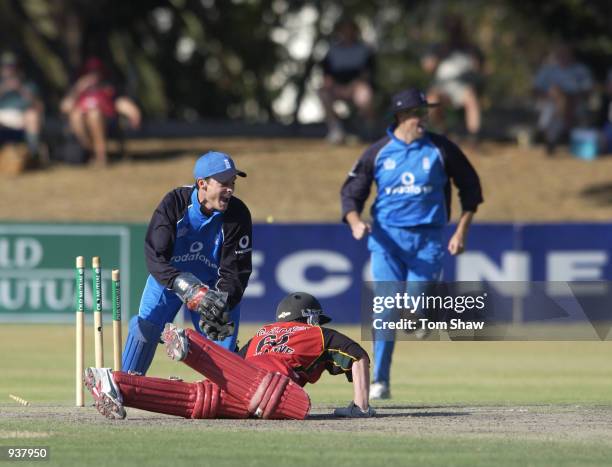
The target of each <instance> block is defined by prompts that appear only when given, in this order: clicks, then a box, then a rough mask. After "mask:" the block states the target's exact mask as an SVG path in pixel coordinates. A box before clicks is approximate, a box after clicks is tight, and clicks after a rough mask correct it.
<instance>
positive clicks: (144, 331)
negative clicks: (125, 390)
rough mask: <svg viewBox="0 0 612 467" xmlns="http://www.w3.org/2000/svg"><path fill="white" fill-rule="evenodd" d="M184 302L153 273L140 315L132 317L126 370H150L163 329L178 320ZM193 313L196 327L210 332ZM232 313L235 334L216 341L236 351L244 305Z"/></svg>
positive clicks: (124, 367) (127, 345) (127, 340)
mask: <svg viewBox="0 0 612 467" xmlns="http://www.w3.org/2000/svg"><path fill="white" fill-rule="evenodd" d="M182 305H183V303H182V302H181V300H180V299H179V298H178V296H177V295H176V294H175V293H174V292H172V291H171V290H168V289H166V288H165V287H163V286H161V285H160V284H159V283H158V282H157V281H156V280H155V279H154V278H153V277H151V276H149V278H148V279H147V284H146V286H145V289H144V291H143V293H142V298H141V300H140V309H139V311H138V317H134V318H133V319H132V320H130V329H129V332H128V336H127V339H126V343H125V349H124V351H123V358H122V361H123V371H136V372H138V373H141V374H145V373H146V372H147V370H148V369H149V366H150V365H151V361H152V360H153V357H154V355H155V351H156V348H157V344H158V343H159V338H160V336H161V332H162V329H163V328H164V326H165V324H166V323H172V322H173V321H174V318H175V317H176V314H177V313H178V311H179V310H180V309H181V307H182ZM189 313H190V315H191V321H192V322H193V327H194V328H195V330H196V331H198V332H199V333H200V334H202V335H206V334H205V333H204V332H203V331H202V329H201V328H200V315H199V314H198V313H195V312H193V311H190V312H189ZM230 315H231V319H232V321H234V323H235V328H234V334H232V335H231V336H228V337H226V338H225V339H223V340H220V341H215V342H216V343H217V344H219V345H220V346H221V347H224V348H226V349H228V350H230V351H234V350H235V348H236V339H237V337H238V327H239V323H240V305H238V306H236V307H234V308H233V309H232V310H230Z"/></svg>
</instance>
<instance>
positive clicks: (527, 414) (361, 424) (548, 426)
mask: <svg viewBox="0 0 612 467" xmlns="http://www.w3.org/2000/svg"><path fill="white" fill-rule="evenodd" d="M0 407H1V410H0V420H2V419H5V420H7V419H11V420H20V421H25V420H37V419H45V420H47V421H52V422H57V423H60V424H61V423H69V424H71V425H78V424H93V423H95V424H97V425H100V426H103V425H105V424H115V425H116V424H123V425H125V426H126V428H130V429H134V428H136V427H140V426H142V427H148V426H150V425H151V424H152V423H154V424H155V425H156V426H160V425H163V426H168V427H172V428H174V427H176V428H180V427H181V426H186V424H189V425H191V426H192V427H193V425H194V424H196V425H197V426H198V428H201V429H203V430H206V429H211V430H212V429H214V430H222V431H238V430H252V429H256V430H258V431H261V430H269V431H299V432H304V431H312V432H348V433H355V432H361V433H368V432H371V433H393V434H397V435H402V436H407V437H422V436H440V437H445V436H448V437H458V436H459V437H461V436H462V437H478V438H482V437H485V438H487V437H488V438H496V437H500V438H511V439H525V440H529V439H532V440H556V441H593V442H597V441H604V440H609V439H610V438H611V437H612V425H611V424H610V420H612V406H588V407H585V406H579V405H578V406H577V405H536V406H533V405H529V406H456V405H448V406H446V405H441V406H409V405H408V406H393V405H386V406H381V407H379V408H378V409H377V411H378V414H377V416H376V417H375V418H371V419H359V420H347V419H338V418H335V417H333V415H331V413H332V407H331V406H325V405H318V406H316V407H314V408H313V410H312V412H311V415H310V416H309V418H308V419H307V420H305V421H278V420H274V421H267V420H185V419H182V418H178V417H172V416H166V415H160V414H155V413H151V412H145V411H142V410H137V409H130V408H128V417H127V419H126V420H118V421H115V420H107V419H105V418H103V417H102V416H101V415H100V414H98V412H97V411H96V410H95V409H94V408H93V407H85V408H75V407H66V406H53V405H34V406H29V407H15V406H14V405H13V406H9V405H7V404H3V405H1V406H0ZM53 434H54V433H46V432H36V433H34V432H29V431H7V430H0V440H1V439H12V438H22V439H23V438H32V437H36V438H41V437H42V438H44V437H47V436H51V435H53Z"/></svg>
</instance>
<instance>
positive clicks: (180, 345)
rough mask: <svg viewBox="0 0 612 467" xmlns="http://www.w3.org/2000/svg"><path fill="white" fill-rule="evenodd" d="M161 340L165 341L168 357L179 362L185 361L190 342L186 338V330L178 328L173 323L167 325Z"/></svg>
mask: <svg viewBox="0 0 612 467" xmlns="http://www.w3.org/2000/svg"><path fill="white" fill-rule="evenodd" d="M161 338H162V341H164V346H165V347H166V354H167V355H168V357H170V358H171V359H172V360H176V361H179V362H180V361H181V360H184V359H185V357H186V356H187V353H188V352H189V341H188V340H187V336H185V330H184V329H181V328H178V327H176V326H175V325H174V324H172V323H166V326H165V327H164V331H163V332H162V335H161Z"/></svg>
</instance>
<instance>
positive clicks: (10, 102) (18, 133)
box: [0, 52, 44, 160]
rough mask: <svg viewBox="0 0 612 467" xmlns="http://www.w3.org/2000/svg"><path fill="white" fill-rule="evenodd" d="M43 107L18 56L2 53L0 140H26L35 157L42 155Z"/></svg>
mask: <svg viewBox="0 0 612 467" xmlns="http://www.w3.org/2000/svg"><path fill="white" fill-rule="evenodd" d="M43 113H44V107H43V103H42V101H41V100H40V98H39V94H38V87H37V86H36V84H34V83H33V82H32V81H29V80H26V79H25V77H24V75H23V73H22V72H21V69H20V66H19V62H18V60H17V57H16V56H15V55H14V54H13V53H11V52H5V53H3V54H2V56H1V57H0V144H3V143H6V142H16V141H24V140H25V142H26V144H27V146H28V150H29V152H30V156H31V158H32V159H34V160H39V157H40V132H41V127H42V121H43Z"/></svg>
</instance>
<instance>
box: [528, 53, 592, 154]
mask: <svg viewBox="0 0 612 467" xmlns="http://www.w3.org/2000/svg"><path fill="white" fill-rule="evenodd" d="M533 86H534V89H535V93H536V96H537V98H538V103H537V108H538V111H539V117H538V130H539V131H540V132H542V133H543V135H544V139H545V141H546V149H547V152H548V153H549V154H552V153H553V152H554V150H555V147H556V145H557V144H558V143H559V141H560V140H561V138H562V137H564V136H565V135H566V134H567V133H568V132H569V131H570V130H571V129H572V128H573V127H575V126H576V125H577V124H581V123H584V120H585V117H586V111H587V98H588V95H589V92H590V91H591V90H592V88H593V78H592V76H591V72H590V71H589V69H588V68H587V67H586V66H585V65H583V64H582V63H579V62H577V61H576V60H575V58H574V54H573V52H572V49H571V48H570V47H569V46H567V45H565V44H561V45H558V46H557V47H556V48H555V49H554V51H553V52H552V53H551V54H550V56H549V58H548V59H547V60H546V61H545V62H544V63H543V64H542V65H541V66H540V68H539V69H538V71H537V73H536V76H535V78H534V82H533Z"/></svg>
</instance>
